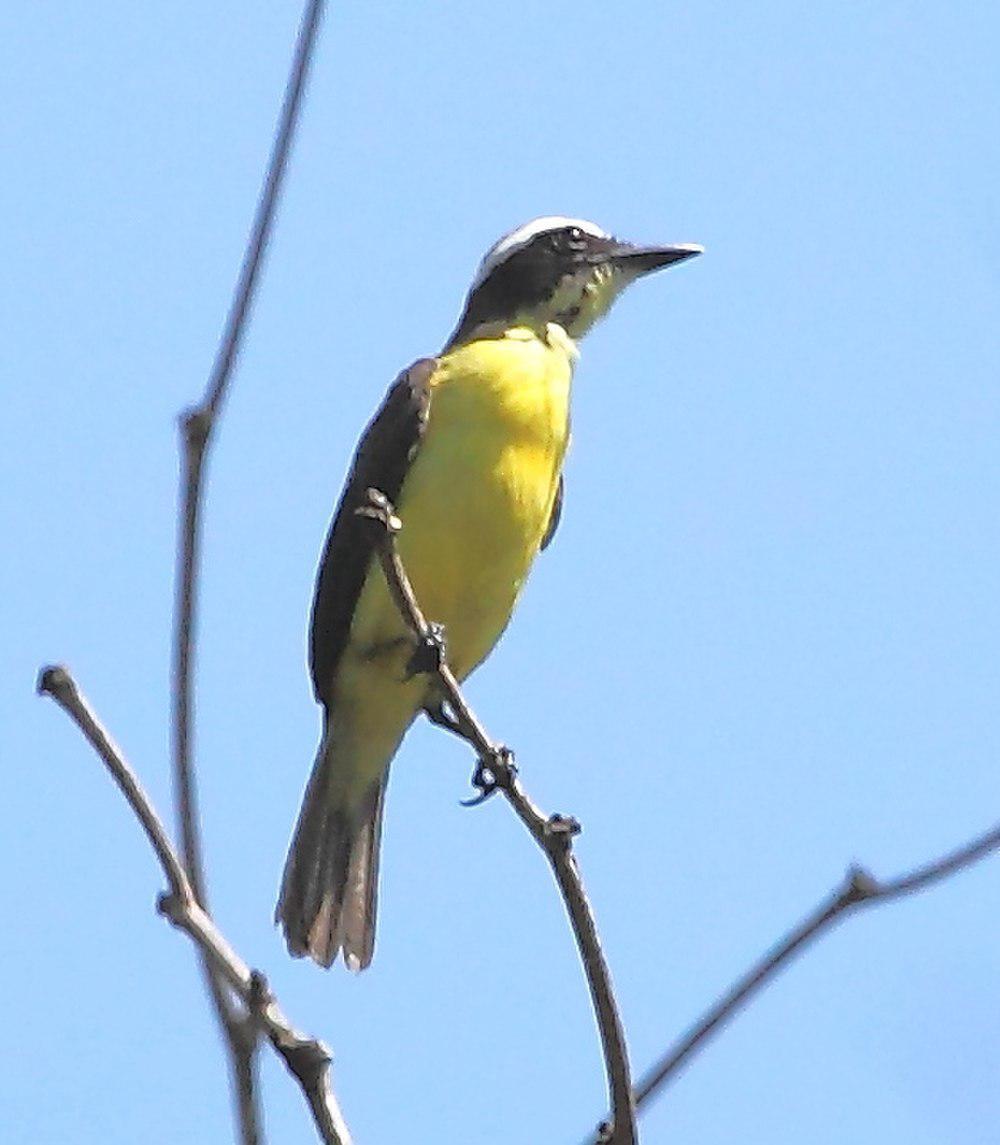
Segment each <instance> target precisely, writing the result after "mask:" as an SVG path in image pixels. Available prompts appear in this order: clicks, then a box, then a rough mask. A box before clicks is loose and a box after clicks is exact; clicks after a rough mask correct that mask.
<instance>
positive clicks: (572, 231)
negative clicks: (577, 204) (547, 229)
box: [569, 227, 583, 242]
mask: <svg viewBox="0 0 1000 1145" xmlns="http://www.w3.org/2000/svg"><path fill="white" fill-rule="evenodd" d="M569 237H570V238H571V239H572V240H573V242H579V241H580V239H582V238H583V231H581V230H580V228H579V227H570V228H569Z"/></svg>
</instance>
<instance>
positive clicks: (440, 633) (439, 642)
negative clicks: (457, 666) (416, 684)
mask: <svg viewBox="0 0 1000 1145" xmlns="http://www.w3.org/2000/svg"><path fill="white" fill-rule="evenodd" d="M447 656H448V646H447V644H446V643H445V639H444V627H443V626H442V625H440V624H434V623H433V622H432V623H430V624H428V625H427V631H426V632H425V633H424V635H423V636H421V637H420V638H419V639H418V640H417V642H416V647H415V648H414V649H413V655H412V656H411V657H410V659H409V660H408V661H407V663H406V678H407V679H408V680H412V679H413V677H414V676H433V675H434V673H435V672H440V671H441V665H442V664H444V662H445V660H446V659H447Z"/></svg>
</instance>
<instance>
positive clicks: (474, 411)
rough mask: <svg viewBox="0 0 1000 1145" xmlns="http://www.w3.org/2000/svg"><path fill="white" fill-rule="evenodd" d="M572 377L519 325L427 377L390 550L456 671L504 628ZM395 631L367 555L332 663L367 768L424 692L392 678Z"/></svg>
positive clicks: (544, 501)
mask: <svg viewBox="0 0 1000 1145" xmlns="http://www.w3.org/2000/svg"><path fill="white" fill-rule="evenodd" d="M571 375H572V364H571V358H570V355H569V354H568V353H567V347H566V345H565V344H562V343H560V342H558V341H554V342H553V344H550V343H549V341H547V340H542V339H540V338H538V337H536V336H535V335H534V334H532V333H531V332H530V331H527V330H520V329H518V330H513V331H510V332H508V334H507V335H506V336H505V337H503V338H498V339H491V340H484V341H479V342H472V343H470V344H468V345H466V346H461V347H458V348H457V349H455V350H453V351H451V352H449V353H448V354H446V355H445V356H444V357H443V358H442V359H441V360H440V365H439V367H438V369H437V371H436V372H435V374H434V377H433V379H432V382H431V386H432V397H431V403H430V412H429V417H428V423H427V429H426V432H425V435H424V438H423V441H422V443H421V445H420V449H419V452H418V454H417V457H416V458H415V460H414V462H413V465H412V467H411V469H410V472H409V473H408V474H407V476H406V479H405V481H404V484H403V488H402V491H401V494H400V496H399V498H398V504H397V506H396V508H397V512H398V514H399V516H400V518H401V520H402V522H403V529H402V532H401V533H400V536H399V551H400V555H401V557H402V559H403V563H404V565H405V567H406V571H407V573H408V574H409V577H410V580H411V581H412V583H413V587H414V590H415V591H416V594H417V599H418V600H419V601H420V604H421V607H422V608H423V611H424V614H425V615H426V616H427V618H428V620H432V621H436V622H437V623H440V624H443V625H444V626H445V635H446V640H447V647H448V660H449V663H450V664H451V666H452V668H453V670H454V672H455V674H456V675H457V676H458V677H459V678H460V679H463V678H464V677H465V676H467V675H468V674H469V673H470V672H471V671H472V670H473V669H474V668H475V667H476V665H477V664H479V663H480V661H482V660H483V659H484V657H485V656H487V655H488V654H489V652H490V650H491V649H492V648H493V646H494V644H495V643H496V642H497V640H498V639H499V637H500V635H501V633H502V632H503V630H504V628H505V627H506V626H507V622H508V620H509V619H510V615H511V611H512V609H513V607H514V604H515V602H516V601H517V597H518V594H519V593H520V591H521V588H522V586H523V584H524V580H525V578H526V576H527V574H528V571H529V570H530V568H531V564H532V562H533V561H534V559H535V556H536V555H537V553H538V549H539V546H540V544H541V541H542V538H543V537H544V535H545V530H546V528H547V526H548V522H549V518H550V515H551V513H552V506H553V502H554V500H555V495H556V489H557V486H558V481H559V473H560V470H561V467H562V462H563V457H564V455H565V452H566V446H567V443H568V439H569V392H570V380H571ZM405 635H406V632H405V628H404V626H403V623H402V621H401V619H400V617H399V615H398V612H397V611H396V608H395V606H394V605H393V603H392V601H391V599H390V597H389V594H388V591H387V589H386V586H385V582H384V579H383V576H382V573H381V570H380V568H379V567H378V565H377V564H374V565H373V567H372V569H371V571H370V572H369V575H368V578H367V580H366V581H365V585H364V588H363V589H362V592H361V595H360V597H359V600H358V606H357V609H356V610H355V616H354V621H353V624H352V627H351V637H350V643H349V646H348V648H347V649H345V652H344V656H343V658H342V660H341V663H340V665H339V668H338V673H337V685H336V714H335V718H336V721H337V722H338V723H341V721H345V722H346V723H348V724H350V730H349V732H348V729H347V728H343V731H344V732H345V733H347V734H349V738H350V739H351V740H352V741H353V742H354V746H355V748H356V749H357V750H358V751H359V752H360V753H361V754H364V755H365V756H367V757H368V761H369V762H368V765H367V766H364V767H362V768H361V770H363V771H365V772H366V773H369V774H370V773H371V772H372V771H375V773H376V774H378V773H379V772H380V770H381V766H384V764H385V763H387V762H388V759H389V758H391V756H392V754H393V753H394V751H395V749H396V747H397V746H398V743H399V740H400V739H401V737H402V735H403V733H404V732H405V730H406V728H407V727H408V726H409V723H410V722H411V720H412V718H413V715H414V713H415V712H416V711H417V710H418V709H419V707H420V706H421V704H422V703H423V701H424V697H425V694H426V688H427V683H426V681H422V680H414V681H411V682H410V683H409V684H403V682H402V678H403V674H404V669H405V663H406V660H407V658H408V655H409V648H407V647H404V644H403V642H402V641H400V640H399V638H400V637H404V636H405ZM393 642H397V643H396V647H395V648H393ZM407 643H408V642H407ZM362 749H363V750H362ZM351 754H354V753H353V751H352V753H351ZM379 757H382V763H381V766H379V767H378V768H377V770H376V764H377V761H378V758H379ZM358 762H360V761H358Z"/></svg>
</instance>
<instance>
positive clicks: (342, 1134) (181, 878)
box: [38, 666, 351, 1145]
mask: <svg viewBox="0 0 1000 1145" xmlns="http://www.w3.org/2000/svg"><path fill="white" fill-rule="evenodd" d="M38 691H39V692H40V693H41V694H43V695H47V696H51V697H52V699H53V700H55V702H56V703H57V704H58V705H59V707H60V708H62V710H63V711H64V712H65V713H66V714H67V715H68V716H69V717H70V719H71V720H72V721H73V722H74V723H75V724H76V726H77V727H78V728H79V729H80V731H81V732H83V734H84V736H85V737H86V739H87V741H88V742H89V743H90V745H91V747H93V748H94V750H95V751H96V752H97V754H98V755H99V756H100V757H101V759H102V760H103V761H104V764H105V766H106V767H107V769H108V771H109V772H110V773H111V776H112V778H113V779H114V781H115V783H117V784H118V787H119V789H120V790H121V792H122V794H123V795H124V796H125V799H126V800H127V801H128V805H129V807H130V808H131V809H132V811H133V812H134V814H135V816H136V818H137V819H138V820H139V823H140V824H141V826H142V829H143V831H144V832H145V833H146V838H147V839H148V840H149V842H150V844H151V845H152V848H153V852H154V853H155V855H156V858H157V861H158V862H159V864H160V867H161V868H162V870H163V874H164V877H165V878H166V880H167V885H168V887H169V891H168V892H167V893H166V894H164V895H161V896H160V900H159V904H158V909H159V911H160V913H161V914H163V915H164V916H165V917H166V918H168V919H169V920H170V922H172V923H173V924H174V926H176V927H178V928H179V929H180V930H183V931H184V933H185V934H187V935H188V937H189V938H191V940H192V941H193V942H194V943H195V945H196V946H197V948H198V950H199V951H200V953H201V955H202V957H203V959H204V960H205V962H206V963H207V964H209V965H210V966H211V967H212V969H213V971H214V972H215V973H217V974H218V975H219V976H220V978H221V979H222V980H223V981H224V982H225V983H226V985H227V986H228V987H230V988H231V989H232V990H233V991H234V992H235V993H236V995H237V996H238V997H239V998H240V1000H241V1002H242V1004H243V1005H244V1006H245V1007H246V1010H247V1012H248V1014H250V1015H251V1017H252V1020H253V1022H254V1023H255V1025H256V1026H257V1027H259V1028H261V1029H263V1031H264V1033H265V1034H266V1036H267V1039H268V1041H269V1042H270V1043H271V1045H272V1046H273V1047H274V1049H275V1051H276V1052H277V1053H278V1054H280V1055H281V1057H282V1058H283V1059H284V1062H285V1065H286V1066H287V1067H288V1069H289V1072H291V1073H292V1074H293V1075H294V1077H295V1078H296V1080H297V1081H298V1083H299V1086H300V1087H301V1089H302V1092H303V1094H304V1095H305V1097H306V1100H307V1101H308V1103H309V1107H310V1109H311V1111H312V1114H313V1119H314V1120H315V1122H316V1128H317V1129H318V1131H319V1134H320V1138H321V1139H322V1140H323V1141H324V1142H325V1143H326V1145H351V1136H350V1133H349V1131H348V1129H347V1125H346V1123H345V1122H344V1118H343V1116H342V1114H341V1112H340V1108H339V1106H338V1105H337V1099H336V1097H335V1096H334V1093H333V1088H332V1085H331V1081H330V1064H331V1061H332V1058H331V1055H330V1051H329V1050H328V1049H327V1047H326V1046H325V1045H324V1044H323V1043H322V1042H320V1041H317V1040H316V1039H315V1038H309V1037H306V1036H305V1035H303V1034H300V1033H299V1032H298V1031H297V1030H296V1029H295V1028H294V1027H293V1026H292V1024H291V1022H290V1021H289V1020H288V1018H287V1017H286V1016H285V1014H284V1013H283V1012H282V1010H281V1008H280V1006H279V1005H278V1003H277V1001H276V999H275V998H274V996H273V995H272V994H271V993H270V991H269V990H268V988H267V985H266V982H265V980H264V978H263V975H261V974H260V973H258V972H257V971H254V970H251V969H250V967H249V966H247V964H246V963H245V962H244V961H243V959H242V958H240V956H239V955H238V954H237V953H236V952H235V951H234V950H233V948H232V947H231V946H230V945H229V943H228V942H227V940H226V939H225V937H224V936H223V935H222V933H221V932H220V930H219V929H218V927H217V926H216V925H215V922H214V921H213V919H212V918H211V916H210V915H209V914H208V913H207V912H206V911H205V910H203V909H202V907H201V906H199V904H198V901H197V899H196V897H195V894H194V889H193V887H192V886H191V880H190V879H189V877H188V874H187V871H186V870H185V868H184V865H183V863H182V862H181V859H180V856H179V855H178V854H177V851H176V850H175V849H174V847H173V844H172V843H171V842H170V838H169V836H168V835H167V830H166V828H165V827H164V825H163V821H162V819H161V818H160V816H159V815H158V814H157V812H156V809H155V808H154V806H153V804H152V801H151V800H150V798H149V796H148V795H147V794H146V792H145V791H144V790H143V787H142V784H141V783H140V782H139V779H138V776H137V775H136V773H135V770H134V769H133V767H132V766H131V764H130V763H129V762H128V761H127V760H126V758H125V756H124V755H123V754H122V751H121V749H120V748H119V747H118V745H117V744H116V743H115V742H114V740H113V739H112V738H111V736H110V735H109V734H108V732H107V731H106V730H105V728H104V726H103V725H102V724H101V722H100V720H99V719H98V718H97V716H96V714H95V713H94V710H93V709H92V708H91V706H90V704H89V703H88V701H87V699H86V697H85V696H84V695H83V694H82V693H81V691H80V689H79V687H78V686H77V684H76V681H75V680H74V679H73V677H72V675H71V674H70V673H69V672H68V671H67V670H66V669H65V668H62V667H58V666H55V667H50V668H45V669H43V671H42V672H41V674H40V675H39V677H38Z"/></svg>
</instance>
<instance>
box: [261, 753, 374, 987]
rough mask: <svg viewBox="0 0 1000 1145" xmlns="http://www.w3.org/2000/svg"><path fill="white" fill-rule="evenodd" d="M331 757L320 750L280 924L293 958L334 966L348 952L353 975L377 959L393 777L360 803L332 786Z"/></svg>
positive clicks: (292, 853)
mask: <svg viewBox="0 0 1000 1145" xmlns="http://www.w3.org/2000/svg"><path fill="white" fill-rule="evenodd" d="M331 766H332V760H331V749H330V745H329V743H328V741H324V743H322V744H321V745H320V749H319V755H318V757H317V759H316V763H315V764H314V765H313V770H312V775H310V777H309V784H308V786H307V787H306V793H305V797H304V798H303V800H302V810H301V811H300V812H299V821H298V823H297V824H296V826H295V834H294V836H293V837H292V845H291V847H290V848H289V851H288V858H287V859H286V860H285V872H284V875H283V876H282V879H281V894H280V896H279V898H278V906H277V909H276V910H275V921H276V922H279V923H280V924H281V928H282V930H283V931H284V932H285V941H286V942H287V943H288V949H289V951H290V952H291V953H292V954H293V955H295V956H296V957H297V958H299V957H302V956H303V955H309V957H310V958H312V959H313V960H314V961H316V962H318V963H319V964H320V965H321V966H332V965H333V962H334V960H335V959H336V957H337V952H338V951H340V950H343V952H344V962H345V964H346V965H347V966H348V968H349V969H351V970H364V968H365V967H366V966H367V965H368V964H369V963H370V962H371V960H372V954H373V953H374V951H375V910H376V906H377V903H378V853H379V841H380V839H381V835H382V804H383V801H384V798H385V785H386V781H387V779H388V771H386V772H385V773H384V774H383V776H382V778H381V779H380V780H379V781H378V782H377V783H375V784H373V785H372V787H370V788H369V789H368V791H367V792H365V794H364V796H363V797H362V798H361V799H355V800H350V801H349V800H348V798H347V795H348V794H349V793H347V792H344V793H340V792H338V791H337V789H336V788H335V787H334V785H333V784H331V782H330V777H331Z"/></svg>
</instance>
